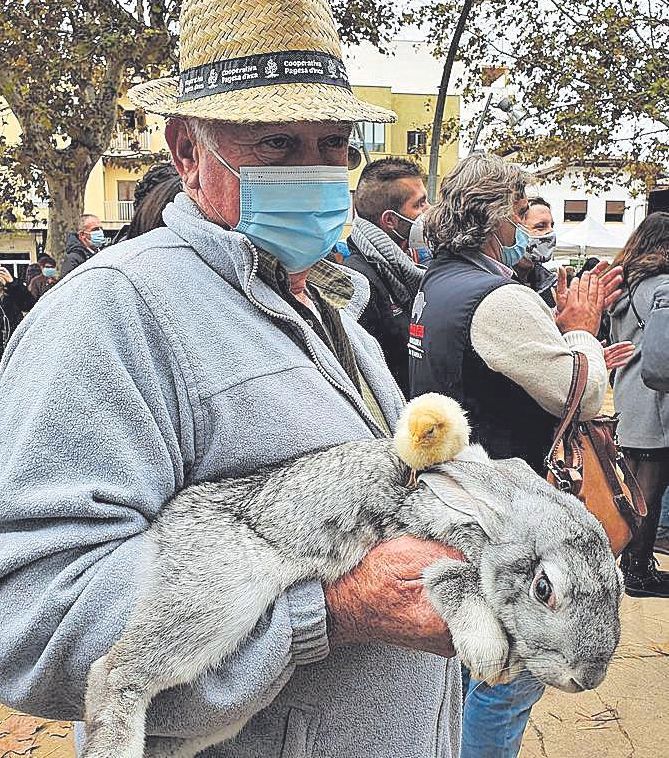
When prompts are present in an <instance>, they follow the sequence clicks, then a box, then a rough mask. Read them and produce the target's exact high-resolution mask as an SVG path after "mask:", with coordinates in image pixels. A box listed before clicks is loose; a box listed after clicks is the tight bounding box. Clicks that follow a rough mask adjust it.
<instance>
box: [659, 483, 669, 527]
mask: <svg viewBox="0 0 669 758" xmlns="http://www.w3.org/2000/svg"><path fill="white" fill-rule="evenodd" d="M660 526H662V527H664V528H665V529H669V487H667V489H666V490H665V491H664V496H663V498H662V512H661V513H660Z"/></svg>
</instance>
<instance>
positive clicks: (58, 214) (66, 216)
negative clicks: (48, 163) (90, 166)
mask: <svg viewBox="0 0 669 758" xmlns="http://www.w3.org/2000/svg"><path fill="white" fill-rule="evenodd" d="M89 174H90V170H88V171H85V170H84V171H81V170H79V171H77V170H75V169H73V170H72V171H71V172H69V173H67V174H62V173H60V172H59V173H58V174H51V175H48V176H47V185H48V188H49V226H48V232H47V238H46V252H47V253H48V254H49V255H51V256H53V257H54V258H55V259H56V264H57V265H58V268H60V267H61V264H62V262H63V260H64V258H65V241H66V240H67V235H68V234H69V233H70V232H76V231H77V226H78V224H79V216H81V214H82V213H83V212H84V191H85V190H86V182H87V181H88V176H89Z"/></svg>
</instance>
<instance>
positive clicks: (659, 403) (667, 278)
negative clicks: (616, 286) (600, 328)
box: [611, 274, 669, 449]
mask: <svg viewBox="0 0 669 758" xmlns="http://www.w3.org/2000/svg"><path fill="white" fill-rule="evenodd" d="M667 285H669V274H659V275H658V276H652V277H649V278H648V279H644V280H643V281H642V282H641V284H639V286H638V287H637V288H636V289H635V290H634V295H633V296H634V307H635V308H636V310H637V313H638V315H639V318H640V319H641V320H642V321H644V322H645V321H647V320H648V317H649V315H650V311H651V306H652V304H653V298H654V295H655V292H656V291H657V290H658V289H660V288H661V287H663V286H665V287H666V286H667ZM611 337H612V342H621V341H624V340H630V341H631V342H633V343H634V344H635V345H636V348H637V349H636V353H635V354H634V356H633V358H632V360H631V361H630V362H629V363H628V364H627V366H625V367H624V368H622V369H618V370H617V371H616V378H615V382H614V385H613V395H614V400H615V405H616V411H618V413H619V414H620V421H619V423H618V438H619V439H620V443H621V444H622V445H624V446H625V447H632V448H640V449H646V448H661V447H667V448H669V394H668V393H666V392H657V391H656V390H654V389H651V388H650V387H647V386H646V385H645V384H644V383H643V380H642V378H641V364H642V356H643V351H644V344H643V343H644V332H643V330H642V329H641V327H640V326H639V322H638V319H637V316H636V314H635V313H634V311H633V309H632V306H631V304H630V298H629V294H625V295H623V297H621V298H620V300H619V301H618V302H617V303H616V305H615V306H614V308H613V309H612V311H611Z"/></svg>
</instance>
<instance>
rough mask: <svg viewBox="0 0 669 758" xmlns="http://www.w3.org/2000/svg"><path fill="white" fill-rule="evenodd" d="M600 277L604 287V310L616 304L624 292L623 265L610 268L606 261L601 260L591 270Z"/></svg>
mask: <svg viewBox="0 0 669 758" xmlns="http://www.w3.org/2000/svg"><path fill="white" fill-rule="evenodd" d="M590 273H591V274H592V275H593V276H598V277H599V283H600V284H601V285H602V287H603V288H604V310H605V311H608V309H609V308H610V307H611V306H612V305H615V304H616V303H617V302H618V300H619V299H620V296H621V295H622V294H623V291H622V288H621V287H620V285H621V284H622V283H623V267H622V266H614V267H613V268H609V264H608V263H607V262H606V261H600V262H599V263H598V264H597V265H596V266H595V267H594V268H593V269H592V271H591V272H590Z"/></svg>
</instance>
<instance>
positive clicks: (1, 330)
mask: <svg viewBox="0 0 669 758" xmlns="http://www.w3.org/2000/svg"><path fill="white" fill-rule="evenodd" d="M35 302H36V301H35V298H34V297H33V296H32V295H31V294H30V292H28V289H27V287H26V285H25V284H24V283H23V282H21V281H19V280H18V279H14V281H13V282H12V283H11V284H8V285H7V287H6V288H5V295H4V297H3V298H2V300H0V356H1V355H2V354H3V352H4V351H5V346H6V344H7V342H8V341H9V338H10V337H11V335H12V333H13V331H14V329H16V327H17V326H18V325H19V322H20V321H21V319H22V318H23V314H24V313H26V312H27V311H29V310H30V309H31V308H32V307H33V305H35Z"/></svg>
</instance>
